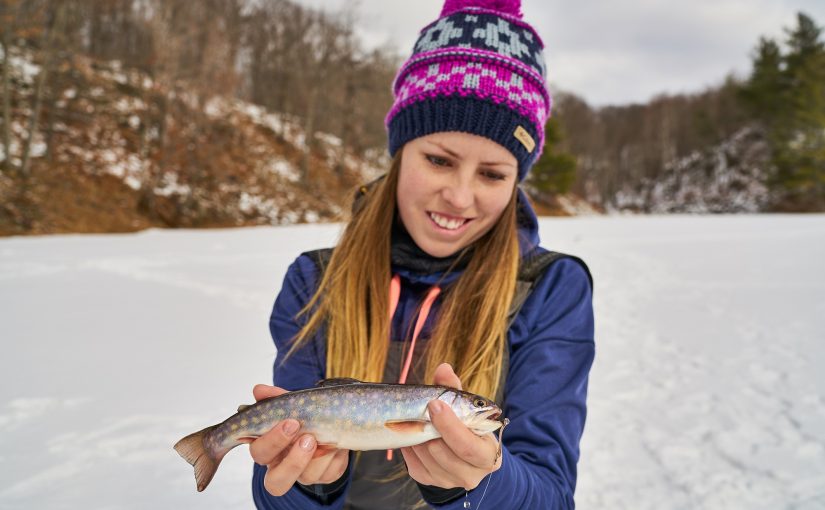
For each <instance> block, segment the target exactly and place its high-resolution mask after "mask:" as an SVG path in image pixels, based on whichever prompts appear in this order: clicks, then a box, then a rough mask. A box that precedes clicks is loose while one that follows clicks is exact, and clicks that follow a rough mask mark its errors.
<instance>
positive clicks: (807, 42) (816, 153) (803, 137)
mask: <svg viewBox="0 0 825 510" xmlns="http://www.w3.org/2000/svg"><path fill="white" fill-rule="evenodd" d="M797 22H798V24H797V26H796V28H795V29H793V30H789V31H787V33H788V39H787V47H788V54H787V55H785V57H784V59H783V61H784V75H785V86H786V104H787V108H788V112H787V121H785V122H783V123H782V125H781V126H780V129H779V130H778V133H777V134H778V135H779V136H778V139H777V140H775V141H776V142H777V143H775V145H774V149H775V163H776V165H777V170H778V172H777V175H776V181H777V184H779V185H780V186H781V187H782V188H784V189H785V190H786V191H787V192H789V193H790V194H791V196H792V197H793V198H794V199H796V200H799V201H801V202H803V203H804V204H810V206H813V207H815V208H817V209H822V208H825V44H823V43H822V41H821V40H820V36H821V34H822V28H821V27H818V26H817V25H816V23H814V21H813V20H812V19H811V18H810V17H808V16H806V15H805V14H802V13H800V14H799V15H798V16H797Z"/></svg>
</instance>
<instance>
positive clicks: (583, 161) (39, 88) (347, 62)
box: [0, 0, 825, 210]
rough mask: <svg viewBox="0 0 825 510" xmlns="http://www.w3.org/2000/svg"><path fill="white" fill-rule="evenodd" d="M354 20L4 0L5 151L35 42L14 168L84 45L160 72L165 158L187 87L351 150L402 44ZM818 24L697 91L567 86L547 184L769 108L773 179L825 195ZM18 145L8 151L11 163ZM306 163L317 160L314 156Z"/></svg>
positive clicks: (374, 134) (279, 9) (275, 4)
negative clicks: (620, 96)
mask: <svg viewBox="0 0 825 510" xmlns="http://www.w3.org/2000/svg"><path fill="white" fill-rule="evenodd" d="M356 21H357V13H356V12H355V11H354V10H352V9H350V10H345V11H343V12H339V13H335V14H328V13H324V12H321V11H317V10H313V9H309V8H306V7H304V6H301V5H299V4H297V3H295V2H293V1H290V0H199V1H197V2H188V1H184V0H0V50H2V53H3V55H4V58H3V62H2V66H3V67H2V69H3V71H2V76H3V83H2V85H0V87H1V88H0V90H2V105H0V107H2V114H1V115H0V122H2V126H0V130H2V131H0V143H2V147H3V149H4V153H5V154H9V153H10V151H11V149H12V147H11V145H12V143H11V138H12V122H11V118H12V114H11V109H12V105H13V104H14V97H13V96H14V95H15V91H14V84H12V83H11V82H10V78H9V75H10V73H9V71H8V68H9V60H10V57H9V56H10V54H11V47H12V46H15V45H16V46H20V45H25V46H26V47H28V48H31V49H33V51H34V52H35V55H36V58H37V63H38V65H40V66H41V69H42V72H40V73H38V75H37V76H36V77H35V83H33V84H32V85H31V87H32V88H33V90H32V93H31V94H30V97H32V100H31V104H30V105H27V107H26V108H25V111H27V112H28V113H29V114H28V117H27V119H28V122H27V123H26V125H25V129H24V130H23V133H24V134H23V135H21V136H20V140H21V147H18V149H17V152H18V153H19V154H20V155H21V158H20V160H21V161H20V164H19V168H16V171H18V172H21V173H22V174H24V175H25V174H26V172H27V171H28V167H29V165H30V164H31V161H30V157H29V154H30V147H31V141H32V139H33V134H34V132H35V131H36V130H38V129H40V130H41V132H43V133H44V136H45V139H46V145H47V149H46V157H48V156H49V154H50V147H49V145H50V142H49V140H50V138H51V137H50V133H51V127H50V126H51V123H52V122H53V119H54V117H55V116H56V115H58V114H57V113H55V112H59V111H60V109H59V107H57V106H56V100H57V98H58V96H59V93H60V91H62V90H65V89H66V88H67V87H68V86H69V84H67V83H61V82H60V80H71V79H72V78H71V76H72V75H71V73H57V72H52V71H54V70H56V69H57V68H59V67H60V66H63V65H65V64H66V63H67V62H71V61H72V58H73V56H75V55H85V56H89V57H92V58H95V59H101V60H108V61H119V62H120V63H121V64H122V66H123V67H124V68H129V69H137V70H140V71H141V72H143V73H145V74H146V75H147V76H149V77H150V78H151V80H152V83H153V88H152V91H150V92H149V93H150V94H152V95H153V100H152V101H151V103H152V104H154V105H157V106H156V107H155V108H152V109H149V110H147V113H146V117H147V118H145V119H142V123H141V125H142V126H144V132H145V133H146V136H145V137H144V141H143V149H142V151H141V152H142V153H143V154H146V155H148V154H152V155H153V157H154V159H155V161H157V162H158V166H159V167H161V168H162V166H163V162H164V154H165V153H166V152H168V151H171V148H169V147H168V146H169V145H170V143H173V142H170V136H169V128H168V121H167V119H168V118H169V116H170V115H171V113H172V112H171V111H170V110H171V109H173V108H175V107H176V104H177V103H176V101H175V100H174V98H175V97H179V96H180V95H181V94H182V93H183V92H184V91H185V93H186V94H188V95H189V96H191V97H192V98H193V100H192V101H191V103H193V104H194V111H195V112H196V114H195V115H194V116H193V118H192V119H191V126H190V129H191V130H193V131H194V132H197V131H198V129H200V128H199V126H201V125H203V126H204V127H203V128H202V129H208V128H207V127H206V126H208V123H207V122H206V121H205V112H204V109H205V108H206V105H207V103H208V101H209V99H210V98H212V97H215V96H221V97H235V98H239V99H243V100H245V101H249V102H251V103H255V104H258V105H261V106H264V107H266V108H268V109H269V110H272V111H277V112H282V113H284V114H287V115H291V116H293V117H294V118H295V119H298V120H299V121H300V123H301V125H302V126H303V128H304V130H305V132H306V140H307V146H306V148H305V151H306V152H305V154H306V158H305V160H306V159H308V157H309V153H310V151H311V150H312V143H313V141H314V140H315V137H314V136H313V135H314V133H316V132H318V131H323V132H327V133H332V134H334V135H336V136H338V137H339V138H340V139H341V141H342V144H343V145H344V147H345V148H346V149H347V150H349V151H351V152H354V153H360V152H363V151H366V150H369V149H373V148H383V147H385V146H386V135H385V132H384V127H383V118H384V115H385V114H386V112H387V110H388V109H389V107H390V105H391V102H392V96H391V91H390V83H391V81H392V79H393V77H394V75H395V72H396V70H397V67H398V65H399V64H400V62H401V61H402V58H403V55H398V54H397V53H395V52H394V51H393V50H388V49H374V50H366V49H365V48H364V46H363V45H362V44H361V42H360V41H359V40H358V34H357V31H356V29H355V24H356ZM821 32H822V29H821V28H820V27H819V26H817V25H816V23H815V22H814V21H813V19H811V18H810V17H809V16H807V15H805V14H802V13H800V14H799V15H798V17H797V24H796V26H794V27H792V28H787V29H786V34H785V35H786V37H785V40H784V41H782V42H777V41H775V40H772V39H769V38H765V37H763V38H761V39H760V41H759V43H758V44H757V46H756V48H755V50H754V53H753V69H752V71H751V73H750V75H749V76H748V77H747V78H745V79H739V78H736V77H735V76H733V75H730V76H728V77H726V78H725V80H724V82H723V83H722V84H721V85H719V86H715V87H711V88H708V89H706V90H704V91H702V92H698V93H695V94H687V95H685V94H682V95H667V94H663V95H660V96H657V97H655V98H653V99H652V100H651V101H650V102H649V103H647V104H632V105H624V106H610V107H604V108H593V107H591V106H590V105H588V104H587V102H586V101H584V100H583V99H582V98H580V97H578V96H576V95H575V94H572V93H567V92H559V93H556V94H555V101H554V104H555V109H554V115H553V117H552V118H551V119H550V121H549V123H548V126H547V130H546V131H547V145H546V147H545V150H544V156H543V157H542V159H541V160H540V161H539V162H538V163H537V165H536V167H535V169H534V171H533V172H532V174H531V180H530V185H531V186H532V188H533V190H534V192H535V193H534V194H535V196H538V197H541V196H542V194H545V195H546V194H550V195H552V194H555V193H565V192H568V191H573V192H576V193H577V194H579V195H581V196H583V197H585V198H587V199H589V200H590V201H592V202H595V203H598V204H601V205H603V206H609V205H610V204H611V203H612V202H613V201H614V199H615V197H616V196H617V194H618V193H619V192H621V191H622V190H627V189H630V190H633V189H640V188H641V187H642V186H643V185H644V183H645V182H650V181H655V180H657V179H660V178H662V177H663V176H664V175H665V173H666V172H668V171H673V170H672V167H670V169H669V167H668V163H671V162H673V161H674V160H675V159H678V158H681V157H684V156H686V155H689V154H691V153H692V152H694V151H697V150H702V149H704V148H707V147H709V146H712V145H714V144H718V143H720V142H722V141H724V140H726V139H729V138H730V137H731V136H732V135H733V134H734V133H735V132H737V131H738V130H739V129H741V128H742V127H743V126H746V125H749V124H753V123H757V124H759V125H761V126H763V127H764V129H765V131H766V132H767V133H768V137H769V141H770V146H771V152H772V160H771V161H770V166H771V168H770V172H769V175H770V178H769V183H768V184H769V185H770V187H771V189H772V190H774V192H775V194H776V196H777V197H778V198H777V200H778V201H780V202H782V201H784V202H785V203H786V204H787V203H795V204H800V206H799V208H800V209H817V210H825V49H823V42H822V40H821ZM18 106H19V105H18ZM18 110H19V108H18ZM41 112H47V113H46V118H42V117H43V115H42V114H41ZM198 112H199V113H198ZM198 115H201V116H203V119H204V121H203V122H201V119H199V118H198ZM38 123H39V124H41V125H40V126H39V127H38ZM18 131H19V130H18ZM150 133H151V134H152V135H151V136H150ZM193 139H196V138H193ZM10 161H11V158H9V157H7V158H5V160H4V162H3V164H4V165H5V170H10V169H9V168H8V167H9V165H10ZM303 167H304V168H303V170H304V172H306V162H305V163H304V165H303Z"/></svg>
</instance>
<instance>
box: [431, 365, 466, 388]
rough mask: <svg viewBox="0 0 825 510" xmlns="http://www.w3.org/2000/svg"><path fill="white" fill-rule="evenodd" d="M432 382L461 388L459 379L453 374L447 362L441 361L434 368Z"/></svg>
mask: <svg viewBox="0 0 825 510" xmlns="http://www.w3.org/2000/svg"><path fill="white" fill-rule="evenodd" d="M433 384H435V385H437V386H449V387H450V388H455V389H457V390H460V389H461V379H459V378H458V376H457V375H455V372H454V371H453V367H452V366H450V364H449V363H442V364H440V365H438V367H437V368H436V369H435V375H434V376H433Z"/></svg>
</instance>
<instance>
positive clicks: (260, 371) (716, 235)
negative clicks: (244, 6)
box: [0, 215, 825, 510]
mask: <svg viewBox="0 0 825 510" xmlns="http://www.w3.org/2000/svg"><path fill="white" fill-rule="evenodd" d="M541 228H542V239H543V244H544V246H546V247H548V248H550V249H554V250H558V251H565V252H569V253H574V254H576V255H579V256H581V257H582V258H584V259H585V260H586V261H587V262H588V264H589V265H590V268H591V270H592V272H593V275H594V278H595V281H596V290H595V306H596V319H597V324H596V348H597V356H596V363H595V365H594V367H593V372H592V376H591V384H590V399H589V405H590V414H589V417H588V421H587V426H586V430H585V436H584V440H583V443H582V458H581V461H580V463H579V470H580V478H579V485H578V489H577V496H576V499H577V503H578V506H577V508H579V509H583V510H604V509H610V510H616V509H628V510H631V509H632V510H645V509H663V508H666V509H685V510H693V509H720V510H721V509H726V510H727V509H748V510H754V509H757V510H758V509H765V510H768V509H770V510H777V509H788V510H790V509H798V510H813V509H823V508H825V216H823V215H807V216H713V217H710V216H706V217H692V216H670V217H606V218H573V219H544V220H542V222H541ZM338 232H339V227H338V226H336V225H327V226H299V227H283V228H254V229H240V230H211V231H157V230H156V231H148V232H144V233H139V234H130V235H106V236H79V235H78V236H51V237H40V238H7V239H0V338H2V346H3V355H2V357H0V374H2V375H0V378H2V379H0V381H1V382H2V384H0V509H29V508H47V509H75V508H95V509H145V508H195V507H197V508H205V509H225V508H250V507H251V506H252V502H251V496H250V490H249V477H250V471H251V460H250V459H249V456H248V454H247V453H246V452H245V451H244V450H245V447H240V448H238V449H236V450H234V451H233V452H232V453H230V454H229V455H228V456H227V458H226V459H225V460H224V462H223V463H222V465H221V469H220V470H219V471H218V474H217V475H216V477H215V480H214V481H213V482H212V484H211V485H210V486H209V489H207V491H206V492H204V493H202V494H198V493H196V492H195V487H194V485H195V484H194V478H193V476H192V469H191V467H189V466H188V465H187V464H186V463H185V462H184V461H183V460H182V459H181V458H180V457H179V456H178V455H177V453H175V452H174V451H173V450H172V444H174V442H175V441H177V439H179V438H180V437H182V436H183V435H185V434H186V433H189V432H192V431H194V430H197V429H200V428H203V427H204V426H206V425H209V424H212V423H215V422H218V421H220V420H222V419H224V418H225V417H227V416H228V415H230V414H232V413H233V412H234V410H235V408H236V407H237V405H238V404H241V403H249V402H251V401H252V400H253V399H252V395H251V389H252V386H253V385H254V384H255V383H258V382H268V381H269V380H270V377H271V363H272V359H273V355H274V349H273V347H272V343H271V340H270V339H269V333H268V329H267V320H268V317H269V311H270V307H271V305H272V302H273V300H274V297H275V294H276V292H277V290H278V289H279V287H280V284H281V279H282V278H283V274H284V272H285V271H286V268H287V266H288V264H289V263H290V262H291V261H292V260H293V259H294V258H295V257H296V256H297V255H298V254H299V253H300V252H302V251H304V250H309V249H313V248H317V247H322V246H330V245H332V244H334V242H335V239H336V238H337V236H338Z"/></svg>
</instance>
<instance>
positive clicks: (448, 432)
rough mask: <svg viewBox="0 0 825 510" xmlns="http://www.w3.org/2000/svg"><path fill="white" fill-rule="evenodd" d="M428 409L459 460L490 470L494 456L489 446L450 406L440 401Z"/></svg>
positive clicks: (437, 428)
mask: <svg viewBox="0 0 825 510" xmlns="http://www.w3.org/2000/svg"><path fill="white" fill-rule="evenodd" d="M428 409H429V411H430V420H432V422H433V426H434V427H435V428H436V430H438V432H439V433H441V438H442V439H443V440H444V442H445V443H446V444H447V446H448V447H449V448H450V450H452V451H453V453H454V454H455V455H456V456H457V457H458V458H460V459H461V460H463V461H464V462H467V463H470V464H472V465H474V466H476V467H479V468H483V469H489V468H490V459H492V458H493V456H492V455H490V451H489V445H488V444H487V443H486V442H485V441H484V439H483V438H481V437H479V436H477V435H476V434H475V433H474V432H473V431H472V430H470V429H469V428H467V426H466V425H464V423H462V422H461V420H459V419H458V417H457V416H456V415H455V413H454V412H453V410H452V409H450V406H448V405H447V404H445V403H444V402H442V401H440V400H433V401H431V402H430V403H429V405H428Z"/></svg>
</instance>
